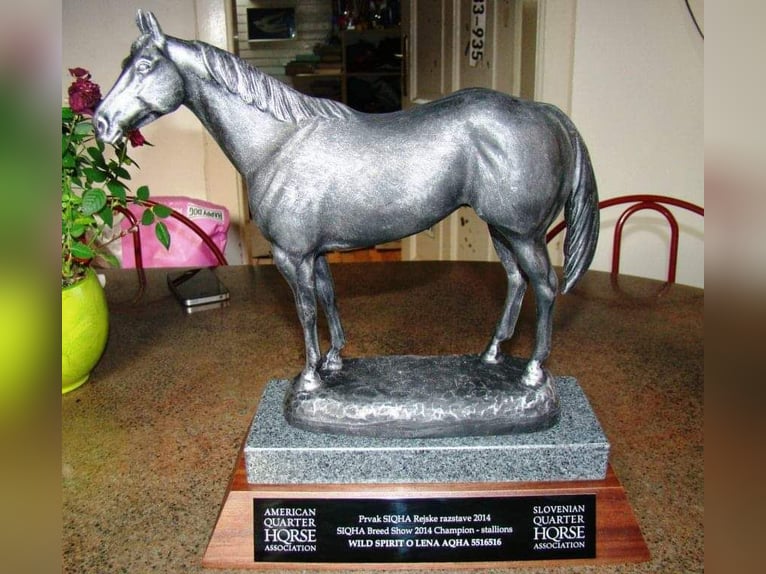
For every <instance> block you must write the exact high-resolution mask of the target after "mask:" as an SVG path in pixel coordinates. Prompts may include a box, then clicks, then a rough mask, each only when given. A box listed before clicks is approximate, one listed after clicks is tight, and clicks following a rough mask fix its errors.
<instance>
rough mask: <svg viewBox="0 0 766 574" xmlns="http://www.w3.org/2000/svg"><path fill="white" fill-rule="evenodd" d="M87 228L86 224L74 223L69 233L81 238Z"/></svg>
mask: <svg viewBox="0 0 766 574" xmlns="http://www.w3.org/2000/svg"><path fill="white" fill-rule="evenodd" d="M86 229H87V227H85V226H84V225H78V224H75V225H72V227H71V228H70V229H69V235H71V236H72V237H74V238H75V239H79V238H80V237H82V236H83V235H84V234H85V230H86Z"/></svg>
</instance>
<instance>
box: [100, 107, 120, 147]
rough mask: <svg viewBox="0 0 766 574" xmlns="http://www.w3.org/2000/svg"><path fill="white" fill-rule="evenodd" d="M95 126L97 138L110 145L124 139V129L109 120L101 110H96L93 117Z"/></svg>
mask: <svg viewBox="0 0 766 574" xmlns="http://www.w3.org/2000/svg"><path fill="white" fill-rule="evenodd" d="M93 125H94V126H95V128H96V137H97V138H98V139H99V140H100V141H102V142H104V143H108V144H116V143H117V142H118V141H119V140H120V138H121V137H122V129H121V128H120V126H119V125H118V123H117V122H116V121H114V120H111V121H110V120H109V119H108V118H107V117H106V114H104V113H103V112H102V111H100V110H96V113H95V114H94V116H93Z"/></svg>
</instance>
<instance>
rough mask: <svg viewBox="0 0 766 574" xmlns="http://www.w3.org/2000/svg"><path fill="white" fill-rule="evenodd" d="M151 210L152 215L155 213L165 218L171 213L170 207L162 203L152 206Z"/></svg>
mask: <svg viewBox="0 0 766 574" xmlns="http://www.w3.org/2000/svg"><path fill="white" fill-rule="evenodd" d="M152 211H153V212H154V215H156V216H157V217H159V218H160V219H165V218H166V217H170V214H171V213H173V210H172V209H170V208H169V207H168V206H167V205H162V204H157V205H155V206H154V207H152Z"/></svg>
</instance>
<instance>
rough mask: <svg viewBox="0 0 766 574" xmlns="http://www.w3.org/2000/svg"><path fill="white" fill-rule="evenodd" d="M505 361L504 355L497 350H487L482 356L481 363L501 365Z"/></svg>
mask: <svg viewBox="0 0 766 574" xmlns="http://www.w3.org/2000/svg"><path fill="white" fill-rule="evenodd" d="M503 360H504V357H503V354H502V353H501V352H500V351H498V350H497V349H495V350H492V351H490V350H489V349H487V350H486V351H484V352H483V353H482V354H481V361H482V363H484V364H486V365H499V364H500V363H502V362H503Z"/></svg>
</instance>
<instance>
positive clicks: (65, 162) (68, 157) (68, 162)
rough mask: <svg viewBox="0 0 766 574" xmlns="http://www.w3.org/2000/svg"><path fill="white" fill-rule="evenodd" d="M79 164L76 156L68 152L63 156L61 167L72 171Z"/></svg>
mask: <svg viewBox="0 0 766 574" xmlns="http://www.w3.org/2000/svg"><path fill="white" fill-rule="evenodd" d="M76 164H77V161H76V160H75V157H74V154H72V153H71V152H67V153H64V154H62V156H61V167H63V168H65V169H72V168H73V167H74V166H75V165H76Z"/></svg>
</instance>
